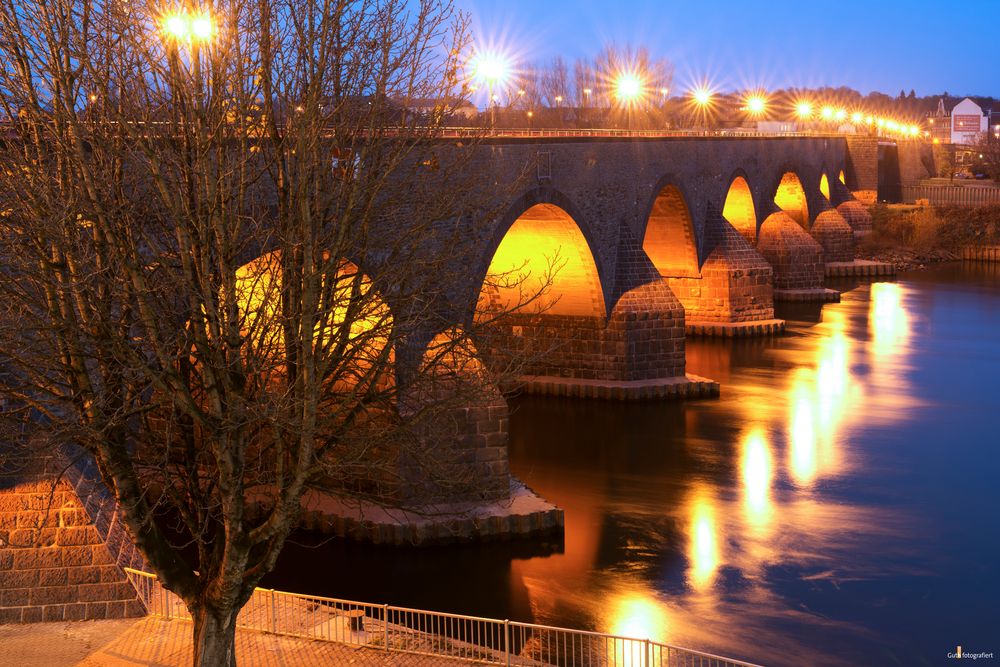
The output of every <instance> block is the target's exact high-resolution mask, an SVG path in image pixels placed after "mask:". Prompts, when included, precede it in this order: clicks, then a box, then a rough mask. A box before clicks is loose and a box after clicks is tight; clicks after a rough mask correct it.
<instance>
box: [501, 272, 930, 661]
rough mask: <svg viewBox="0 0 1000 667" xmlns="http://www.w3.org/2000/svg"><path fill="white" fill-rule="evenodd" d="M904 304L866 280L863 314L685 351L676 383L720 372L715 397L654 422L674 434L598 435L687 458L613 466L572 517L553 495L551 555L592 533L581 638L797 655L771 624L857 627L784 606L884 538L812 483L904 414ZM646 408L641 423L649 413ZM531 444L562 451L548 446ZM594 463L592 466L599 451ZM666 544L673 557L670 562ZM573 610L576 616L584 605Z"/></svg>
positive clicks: (850, 461)
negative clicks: (762, 645) (591, 588)
mask: <svg viewBox="0 0 1000 667" xmlns="http://www.w3.org/2000/svg"><path fill="white" fill-rule="evenodd" d="M907 299H908V296H907V293H906V288H905V287H903V286H901V285H896V284H876V285H873V286H871V290H870V302H869V291H868V288H867V287H864V286H863V287H861V288H859V289H858V290H857V291H856V293H853V294H851V295H848V296H845V298H844V301H843V303H841V304H836V305H833V306H827V307H826V308H824V310H823V312H822V315H821V317H820V318H819V319H820V321H819V322H818V323H815V324H812V323H809V324H802V325H798V327H796V328H793V331H792V332H791V334H790V335H789V336H788V337H786V338H783V339H777V340H775V341H772V342H771V343H770V344H761V343H760V342H759V341H753V342H751V341H748V342H747V343H746V345H743V346H742V347H741V346H740V345H739V344H735V343H731V342H726V343H724V344H720V343H719V342H718V341H705V342H703V343H701V342H695V343H693V344H691V345H690V347H689V350H690V351H691V354H689V365H690V368H691V371H692V372H694V373H699V374H705V375H713V374H715V375H716V376H718V375H719V373H717V372H716V371H721V374H722V375H723V376H724V377H726V376H728V375H729V374H730V373H731V374H732V375H731V377H727V380H726V381H727V385H726V391H725V392H724V394H723V397H724V399H723V401H721V402H720V403H691V404H687V405H686V406H685V407H684V412H683V417H682V418H681V420H680V421H672V422H670V423H669V425H668V424H667V423H664V427H665V428H666V429H676V426H677V425H678V424H682V428H681V429H678V430H679V431H680V432H679V433H677V432H674V433H671V432H670V431H669V430H664V427H660V428H657V427H656V426H654V425H653V424H651V423H646V422H645V420H638V421H628V422H626V421H622V422H621V423H618V424H616V431H615V432H614V433H612V432H608V433H605V434H604V437H606V438H609V439H610V441H611V442H612V443H614V442H615V441H616V440H617V439H619V438H620V440H618V442H619V443H620V444H619V446H618V447H616V446H614V445H613V444H609V445H608V448H609V451H616V452H617V453H618V456H619V457H630V456H633V454H632V453H631V451H632V449H633V448H635V447H642V446H643V445H642V444H641V443H640V442H639V441H638V440H637V439H636V433H637V432H638V431H640V430H646V429H648V430H649V435H650V436H651V437H652V438H653V441H654V442H655V443H656V444H655V447H656V450H657V451H663V452H675V451H676V450H678V449H679V450H680V451H682V452H684V454H685V455H686V457H687V458H686V459H683V460H680V461H674V463H675V464H680V465H675V466H674V467H673V468H671V469H670V470H669V472H665V471H657V472H656V473H653V472H652V470H650V469H648V468H646V467H632V466H629V465H627V464H624V460H619V461H618V462H617V463H616V466H617V467H619V469H617V470H616V471H615V472H614V473H610V476H613V477H614V478H615V479H617V480H619V483H618V485H615V484H607V485H606V486H605V488H607V489H608V491H609V495H608V496H607V497H606V498H604V499H603V506H601V505H596V506H595V505H594V504H593V503H591V502H584V503H582V504H580V508H579V509H580V512H581V515H579V516H577V518H576V519H575V520H574V518H573V516H574V514H575V513H574V506H575V505H576V504H577V503H576V502H575V500H574V499H572V494H568V496H569V497H570V500H569V501H568V502H567V503H566V508H567V512H568V515H567V516H568V522H567V533H568V534H567V544H572V543H573V542H575V541H576V539H577V538H574V537H571V536H570V534H569V533H570V532H571V530H572V525H573V524H574V523H575V522H578V521H579V520H580V517H581V516H586V517H589V518H588V519H587V521H588V522H589V521H601V522H602V523H603V526H602V529H601V533H600V536H599V538H597V539H598V543H597V544H595V543H594V541H593V540H594V539H595V537H594V533H593V527H591V528H590V529H589V530H585V531H584V533H585V534H587V535H588V536H589V537H588V543H589V548H588V549H587V556H586V557H584V558H582V559H571V560H573V562H574V564H575V565H574V570H575V571H576V572H578V573H579V572H581V570H582V569H586V568H588V567H590V568H592V569H591V572H592V574H593V580H594V582H595V583H596V585H597V586H598V587H599V588H600V590H601V591H603V593H602V594H601V596H606V598H605V599H608V600H610V602H609V605H610V607H605V608H604V613H601V614H598V615H597V616H598V618H600V619H602V620H601V621H600V622H599V623H598V624H597V626H596V629H599V630H602V631H605V632H611V633H613V634H620V635H622V634H623V635H630V636H635V637H647V636H649V637H662V638H664V639H665V640H669V641H672V642H674V643H680V644H688V645H694V646H701V647H705V648H710V649H715V650H717V651H721V652H728V653H731V654H732V653H736V654H740V653H741V649H745V647H746V646H748V645H753V644H755V643H759V642H761V641H765V638H766V641H767V642H771V643H772V645H775V646H776V645H778V644H782V643H784V645H786V646H788V647H789V648H790V649H791V648H793V647H795V644H796V643H797V642H801V645H800V646H799V647H798V648H797V649H795V650H799V651H800V652H808V651H809V650H810V649H809V643H810V641H811V640H810V639H809V638H808V637H806V636H803V637H797V638H789V637H787V636H786V635H785V634H784V633H782V632H780V631H776V630H775V628H776V627H781V626H782V625H783V624H787V623H801V624H805V625H808V626H811V627H813V628H819V629H821V630H822V632H824V633H838V632H840V633H845V632H857V631H858V630H859V629H858V628H857V627H855V626H853V625H851V624H849V623H848V624H845V623H840V622H837V621H833V620H830V619H827V618H825V617H824V616H823V614H822V613H819V612H814V611H813V610H811V609H809V608H808V607H803V606H801V605H799V604H796V603H794V602H793V601H792V600H789V599H788V596H790V595H791V596H794V595H805V593H803V591H802V590H798V589H803V590H805V591H809V590H811V591H827V590H837V589H839V587H840V586H842V585H843V582H846V581H864V580H867V579H869V578H871V577H872V576H874V575H873V574H872V572H871V571H870V570H865V569H864V568H860V569H859V568H856V567H854V566H852V565H851V561H852V558H851V556H852V554H853V553H855V552H861V551H863V550H864V549H865V548H868V547H867V545H865V540H866V539H870V538H871V535H872V533H875V532H878V533H880V534H881V535H882V538H883V539H884V538H886V537H887V536H890V535H892V534H893V531H894V530H895V525H896V521H895V520H894V519H893V518H892V517H890V516H878V515H875V514H873V513H872V512H871V511H870V510H868V509H867V508H861V507H854V506H850V505H844V504H842V503H836V502H831V501H830V500H829V499H828V498H826V497H825V495H824V488H825V487H824V486H823V485H824V484H825V483H826V482H828V481H832V480H840V479H844V478H845V477H847V476H848V475H850V474H853V472H854V471H855V470H857V469H864V466H865V465H866V463H865V457H866V452H865V450H864V447H863V446H862V445H861V444H860V443H859V438H858V433H860V432H861V431H863V430H864V429H866V428H870V427H871V426H872V425H873V424H879V425H891V424H893V423H895V422H897V421H901V420H905V419H906V417H907V414H908V413H909V411H910V409H911V408H912V407H913V406H914V405H915V401H914V399H913V398H912V397H911V396H910V391H909V389H910V388H909V380H908V376H907V373H906V370H907V365H908V355H909V354H910V353H911V352H910V349H909V348H908V347H907V345H906V343H907V340H908V335H909V327H910V322H911V319H912V318H911V316H910V315H909V314H908V312H907ZM741 354H743V355H747V356H748V357H750V358H751V359H750V361H746V360H745V359H744V360H743V361H742V363H745V364H746V365H747V366H749V367H750V368H740V363H741V361H739V360H738V355H741ZM734 355H735V356H734ZM699 361H704V362H705V363H706V365H707V366H708V367H707V368H702V367H700V366H698V362H699ZM649 412H650V413H652V414H656V408H652V407H651V408H649ZM720 413H723V414H724V415H725V418H724V420H723V422H722V423H720V422H719V421H718V418H719V415H720ZM581 415H583V412H579V413H578V414H577V416H576V417H575V418H573V419H571V420H570V421H575V422H577V423H575V424H574V426H575V428H574V430H573V432H572V434H571V435H570V437H580V438H588V437H590V435H589V430H590V429H589V428H588V426H587V421H588V420H587V419H584V420H583V421H580V416H581ZM536 418H537V417H529V418H528V419H529V420H531V421H533V422H534V420H535V419H536ZM566 423H568V422H562V424H563V426H565V424H566ZM626 434H627V435H626ZM560 435H561V436H562V437H566V435H567V434H566V432H565V431H563V432H562V433H561V434H560ZM594 436H595V437H598V434H594ZM538 446H539V447H545V448H546V449H548V450H549V451H550V452H552V451H557V452H565V451H566V450H565V449H564V448H563V447H560V446H558V445H554V443H553V442H551V441H549V442H545V443H544V444H543V443H542V442H541V441H539V444H538ZM553 447H554V449H553ZM528 458H529V459H533V460H535V461H536V463H537V462H538V458H537V457H533V456H531V455H529V456H528ZM595 458H597V459H599V460H608V456H607V455H605V454H602V455H600V456H599V457H595ZM623 464H624V465H623ZM535 472H536V475H537V471H535ZM550 476H551V477H553V478H554V477H559V476H560V475H559V474H558V472H556V471H548V472H547V473H546V474H544V475H542V476H540V477H537V478H538V479H543V478H545V477H550ZM668 476H669V479H670V482H669V483H668V484H667V485H666V486H663V487H662V488H657V487H656V484H655V483H654V482H655V481H656V480H663V479H666V478H667V477H668ZM647 477H649V478H650V479H649V480H648V481H647V479H646V478H647ZM625 480H627V485H626V486H627V488H625V487H623V486H622V482H624V481H625ZM539 486H540V487H541V488H544V483H540V484H539ZM557 486H558V484H557ZM581 491H582V489H581ZM586 495H588V496H590V495H591V493H587V494H586ZM618 496H623V498H619V497H618ZM626 498H627V500H626ZM598 516H603V519H599V518H598ZM875 526H878V527H877V528H876V527H875ZM862 528H864V530H867V531H869V532H868V533H866V534H865V535H864V538H862V537H861V536H859V534H858V533H859V531H860V530H861V529H862ZM611 535H618V536H619V537H617V539H618V540H620V541H624V542H626V544H625V545H624V546H622V547H621V549H620V551H618V552H617V553H618V556H617V557H612V556H611V552H609V542H608V540H609V537H610V536H611ZM657 539H659V542H656V540H657ZM681 545H683V547H682V548H683V551H682V556H683V558H682V559H681V560H677V559H676V555H677V551H680V549H679V548H678V547H680V546H681ZM570 550H571V549H570V548H569V547H568V548H567V555H569V551H570ZM657 553H658V554H659V556H657V555H656V554H657ZM650 554H652V555H650ZM588 563H589V565H588ZM536 566H537V568H538V569H537V570H536ZM515 570H517V571H520V572H521V573H522V574H523V575H524V576H525V578H526V579H530V580H531V581H532V582H533V584H536V583H537V582H538V581H539V580H540V579H542V578H544V576H543V577H538V576H537V575H536V574H534V573H533V571H535V572H537V573H542V572H545V573H546V574H548V575H554V572H553V570H552V568H551V567H550V566H546V565H544V564H541V563H536V562H534V561H529V562H526V563H524V564H519V565H516V566H515ZM574 579H577V577H575V576H574ZM529 587H532V586H529ZM544 588H545V591H537V594H538V595H540V596H544V595H546V594H549V595H551V594H552V593H553V592H554V585H553V584H552V583H551V581H546V584H545V586H544ZM793 589H794V590H798V592H797V593H792V592H790V591H791V590H793ZM573 598H586V596H582V595H580V594H579V593H578V592H577V591H572V592H569V591H564V594H563V595H562V596H561V600H562V602H563V603H564V604H565V603H566V602H567V599H573ZM578 602H579V603H580V604H581V605H583V607H584V608H585V609H586V608H588V607H591V605H592V604H593V602H589V601H588V600H587V599H578ZM748 605H749V606H748ZM608 608H610V610H611V611H610V612H608ZM584 613H586V612H584ZM668 617H669V630H668ZM564 618H565V617H564ZM542 620H549V621H555V620H556V619H554V618H547V619H542ZM744 655H745V654H744ZM746 657H751V656H746ZM753 657H761V656H760V654H759V653H757V654H754V655H753ZM769 657H770V658H774V656H773V655H771V656H769ZM768 662H773V663H775V664H781V659H780V658H779V659H769V660H768ZM815 664H824V660H816V661H815ZM830 664H836V661H833V662H831V663H830Z"/></svg>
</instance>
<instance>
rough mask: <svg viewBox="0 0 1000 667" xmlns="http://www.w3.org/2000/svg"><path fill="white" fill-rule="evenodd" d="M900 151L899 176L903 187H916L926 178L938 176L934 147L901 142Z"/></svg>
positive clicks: (914, 142)
mask: <svg viewBox="0 0 1000 667" xmlns="http://www.w3.org/2000/svg"><path fill="white" fill-rule="evenodd" d="M896 146H897V148H898V151H899V153H898V154H899V176H900V179H901V180H902V182H903V185H916V184H917V183H919V182H920V181H922V180H923V179H925V178H933V177H934V176H937V168H936V166H935V160H934V150H933V146H932V145H931V144H928V143H924V142H922V141H901V142H898V143H897V144H896Z"/></svg>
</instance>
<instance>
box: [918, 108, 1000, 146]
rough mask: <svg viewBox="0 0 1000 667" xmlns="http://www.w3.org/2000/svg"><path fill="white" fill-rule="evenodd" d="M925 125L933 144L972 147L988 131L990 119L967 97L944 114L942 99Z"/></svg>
mask: <svg viewBox="0 0 1000 667" xmlns="http://www.w3.org/2000/svg"><path fill="white" fill-rule="evenodd" d="M927 125H928V128H929V131H930V134H931V139H932V141H934V143H937V144H957V145H964V146H972V145H974V144H975V143H977V142H978V141H979V138H980V137H981V136H982V135H983V133H985V132H987V131H988V130H989V129H990V119H989V117H987V116H986V115H984V114H983V109H982V107H980V106H979V105H978V104H976V103H975V102H973V101H972V100H970V99H969V98H968V97H966V98H965V99H964V100H962V101H961V102H959V103H958V104H956V105H955V106H954V108H952V110H951V113H950V114H949V113H947V112H945V109H944V100H943V99H942V100H940V101H939V102H938V108H937V112H936V113H935V114H934V115H933V116H931V117H930V118H928V119H927Z"/></svg>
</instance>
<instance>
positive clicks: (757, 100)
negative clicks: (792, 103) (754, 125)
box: [744, 93, 767, 116]
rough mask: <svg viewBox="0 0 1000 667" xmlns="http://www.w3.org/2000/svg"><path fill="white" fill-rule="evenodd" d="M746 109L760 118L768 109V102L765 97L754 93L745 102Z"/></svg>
mask: <svg viewBox="0 0 1000 667" xmlns="http://www.w3.org/2000/svg"><path fill="white" fill-rule="evenodd" d="M744 108H745V109H746V110H747V111H748V112H750V114H751V115H754V116H759V115H760V114H762V113H764V110H765V109H766V108H767V100H765V99H764V96H763V95H761V94H758V93H754V94H752V95H749V96H747V97H746V99H745V100H744Z"/></svg>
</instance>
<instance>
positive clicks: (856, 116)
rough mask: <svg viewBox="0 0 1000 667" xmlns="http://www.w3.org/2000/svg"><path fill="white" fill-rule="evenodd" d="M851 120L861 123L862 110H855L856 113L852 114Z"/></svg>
mask: <svg viewBox="0 0 1000 667" xmlns="http://www.w3.org/2000/svg"><path fill="white" fill-rule="evenodd" d="M851 122H852V123H860V122H861V112H860V111H855V112H854V113H852V114H851Z"/></svg>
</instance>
